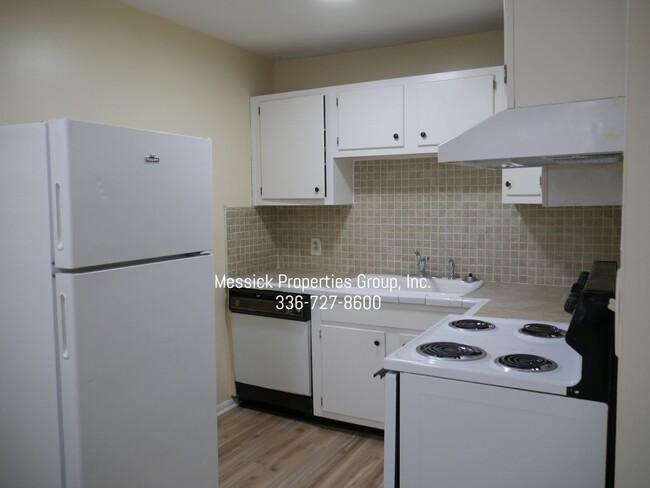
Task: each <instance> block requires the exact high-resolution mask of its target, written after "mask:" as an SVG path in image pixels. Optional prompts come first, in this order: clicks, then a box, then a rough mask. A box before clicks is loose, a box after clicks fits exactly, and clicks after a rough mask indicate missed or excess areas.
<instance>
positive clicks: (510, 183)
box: [501, 167, 542, 204]
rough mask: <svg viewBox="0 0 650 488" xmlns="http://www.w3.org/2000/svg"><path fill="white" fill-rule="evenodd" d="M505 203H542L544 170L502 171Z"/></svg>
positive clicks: (519, 169)
mask: <svg viewBox="0 0 650 488" xmlns="http://www.w3.org/2000/svg"><path fill="white" fill-rule="evenodd" d="M501 175H502V181H501V183H502V184H501V201H502V202H503V203H537V204H541V203H542V168H541V167H537V168H506V169H503V170H502V171H501Z"/></svg>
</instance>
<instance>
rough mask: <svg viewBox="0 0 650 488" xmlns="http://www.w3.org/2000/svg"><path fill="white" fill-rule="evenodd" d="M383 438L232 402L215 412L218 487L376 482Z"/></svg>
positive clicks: (371, 487) (368, 486)
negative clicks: (221, 411) (226, 409)
mask: <svg viewBox="0 0 650 488" xmlns="http://www.w3.org/2000/svg"><path fill="white" fill-rule="evenodd" d="M383 449H384V442H383V438H382V437H381V436H380V435H378V434H374V433H366V432H356V431H353V430H348V429H345V428H340V427H338V426H335V427H332V426H323V425H320V424H316V423H312V422H308V421H304V420H297V419H293V418H289V417H284V416H279V415H274V414H270V413H266V412H261V411H258V410H252V409H248V408H243V407H237V408H235V409H233V410H230V411H229V412H226V413H224V414H223V415H221V416H219V472H220V476H219V486H220V488H243V487H259V488H262V487H264V488H311V487H319V488H351V487H358V488H381V487H382V486H383V460H384V452H383Z"/></svg>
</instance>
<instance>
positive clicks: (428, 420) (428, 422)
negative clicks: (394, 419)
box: [386, 373, 607, 488]
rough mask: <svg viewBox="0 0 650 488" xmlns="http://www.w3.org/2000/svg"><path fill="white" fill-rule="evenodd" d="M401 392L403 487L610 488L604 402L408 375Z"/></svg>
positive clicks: (400, 465) (399, 458) (398, 453)
mask: <svg viewBox="0 0 650 488" xmlns="http://www.w3.org/2000/svg"><path fill="white" fill-rule="evenodd" d="M393 390H395V391H397V392H398V393H397V395H398V398H399V401H398V402H396V405H397V409H398V410H397V416H398V418H399V421H398V424H397V426H396V428H395V431H396V432H397V444H396V445H398V446H399V448H398V449H397V450H396V454H393V456H396V457H394V459H397V463H398V468H397V470H398V472H399V484H398V485H397V486H401V487H402V488H430V487H431V486H440V487H452V486H498V487H500V488H521V487H522V486H525V487H527V488H546V487H556V486H557V487H560V486H562V487H569V486H570V487H572V488H598V487H601V488H602V487H604V486H605V466H606V463H605V460H606V445H607V405H606V404H604V403H600V402H592V401H588V400H577V399H575V398H568V397H563V396H559V395H550V394H544V393H535V392H530V391H523V390H517V389H513V388H501V387H494V386H490V385H482V384H477V383H470V382H465V381H456V380H447V379H441V378H435V377H429V376H422V375H415V374H404V373H402V374H400V376H399V387H398V388H393ZM387 391H388V388H387ZM389 476H390V473H389ZM386 486H394V485H388V484H387V485H386Z"/></svg>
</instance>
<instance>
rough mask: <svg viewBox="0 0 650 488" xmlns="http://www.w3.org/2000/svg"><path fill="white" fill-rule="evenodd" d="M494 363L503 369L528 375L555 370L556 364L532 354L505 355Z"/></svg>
mask: <svg viewBox="0 0 650 488" xmlns="http://www.w3.org/2000/svg"><path fill="white" fill-rule="evenodd" d="M495 362H496V363H497V364H498V365H499V366H502V367H504V368H508V369H516V370H517V371H523V372H529V373H543V372H546V371H553V370H554V369H555V368H557V363H556V362H554V361H551V360H550V359H546V358H543V357H541V356H534V355H533V354H506V355H505V356H499V357H498V358H496V359H495Z"/></svg>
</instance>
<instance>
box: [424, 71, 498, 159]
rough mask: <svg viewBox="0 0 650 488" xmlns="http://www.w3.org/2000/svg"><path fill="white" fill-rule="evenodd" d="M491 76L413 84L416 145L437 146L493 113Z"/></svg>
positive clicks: (493, 90)
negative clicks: (415, 88) (415, 108)
mask: <svg viewBox="0 0 650 488" xmlns="http://www.w3.org/2000/svg"><path fill="white" fill-rule="evenodd" d="M495 88H496V80H495V76H494V75H483V76H473V77H469V78H454V79H449V80H439V81H430V82H426V83H419V84H418V85H417V101H418V103H417V110H418V115H417V117H418V119H417V122H418V129H417V141H418V146H420V147H423V146H437V145H438V144H440V143H442V142H444V141H446V140H448V139H451V138H452V137H454V136H457V135H458V134H460V133H461V132H463V131H465V130H467V129H469V128H470V127H472V126H474V125H476V124H478V123H479V122H481V121H483V120H485V119H487V118H488V117H489V116H490V115H493V114H494V98H495V96H494V93H495Z"/></svg>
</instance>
